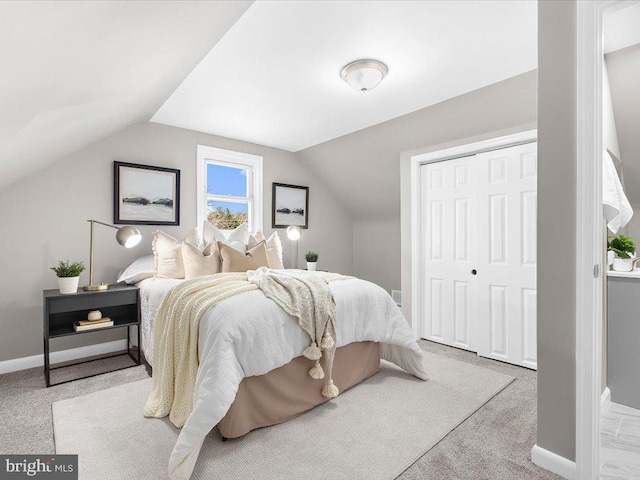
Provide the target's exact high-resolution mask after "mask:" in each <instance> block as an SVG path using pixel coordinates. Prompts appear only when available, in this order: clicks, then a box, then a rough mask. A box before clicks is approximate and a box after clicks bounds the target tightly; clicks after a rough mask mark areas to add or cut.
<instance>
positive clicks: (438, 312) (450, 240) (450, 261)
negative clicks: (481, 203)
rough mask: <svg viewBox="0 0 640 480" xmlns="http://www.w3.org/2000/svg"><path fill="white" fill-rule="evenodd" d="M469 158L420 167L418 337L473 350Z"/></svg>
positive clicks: (472, 198)
mask: <svg viewBox="0 0 640 480" xmlns="http://www.w3.org/2000/svg"><path fill="white" fill-rule="evenodd" d="M475 169H476V166H475V161H474V157H473V156H471V157H466V158H460V159H455V160H448V161H445V162H440V163H431V164H426V165H423V166H422V167H421V168H420V175H421V185H422V187H421V195H422V198H421V206H422V208H421V210H422V219H421V226H422V232H421V239H422V240H421V245H422V259H423V261H422V269H423V270H422V292H423V296H422V300H421V301H422V313H423V318H424V321H423V328H422V330H423V331H422V332H421V333H422V336H423V337H424V338H427V339H429V340H433V341H436V342H440V343H445V344H447V345H454V346H456V347H460V348H464V349H467V350H473V351H475V349H476V348H477V347H476V345H474V339H475V338H476V332H475V331H474V326H475V325H476V324H477V319H476V318H475V316H476V315H477V309H476V308H475V304H476V282H475V281H474V278H475V277H473V275H472V274H471V270H472V268H474V267H473V265H474V264H475V260H476V259H475V251H476V249H475V245H476V243H477V239H476V234H475V232H476V231H477V226H476V218H477V215H476V191H475V189H476V184H475V180H476V172H475Z"/></svg>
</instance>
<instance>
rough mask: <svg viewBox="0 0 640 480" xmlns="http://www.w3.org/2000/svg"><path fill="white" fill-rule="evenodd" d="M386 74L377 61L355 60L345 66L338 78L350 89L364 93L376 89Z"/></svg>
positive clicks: (381, 64)
mask: <svg viewBox="0 0 640 480" xmlns="http://www.w3.org/2000/svg"><path fill="white" fill-rule="evenodd" d="M388 72H389V69H388V68H387V66H386V65H385V64H384V63H382V62H379V61H378V60H356V61H355V62H351V63H349V64H347V65H345V67H344V68H343V69H342V72H340V76H341V77H342V79H343V80H344V81H345V82H347V83H348V84H349V86H350V87H351V88H353V89H354V90H357V91H359V92H363V93H364V92H368V91H369V90H373V89H374V88H376V87H377V86H378V84H379V83H380V82H381V81H382V79H383V78H384V77H386V76H387V73H388Z"/></svg>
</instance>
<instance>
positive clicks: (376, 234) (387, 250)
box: [353, 218, 400, 292]
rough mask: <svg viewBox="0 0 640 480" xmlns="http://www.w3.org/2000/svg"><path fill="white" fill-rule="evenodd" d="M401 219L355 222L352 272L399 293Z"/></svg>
mask: <svg viewBox="0 0 640 480" xmlns="http://www.w3.org/2000/svg"><path fill="white" fill-rule="evenodd" d="M399 232H400V219H399V218H396V219H382V220H357V221H354V222H353V271H354V273H355V274H356V275H357V276H358V277H360V278H364V279H366V280H370V281H372V282H374V283H377V284H378V285H380V286H381V287H382V288H384V289H385V290H387V291H388V292H390V291H391V290H400V245H399V240H400V238H399V237H400V235H399Z"/></svg>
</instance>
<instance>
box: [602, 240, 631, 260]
mask: <svg viewBox="0 0 640 480" xmlns="http://www.w3.org/2000/svg"><path fill="white" fill-rule="evenodd" d="M607 250H611V251H612V252H615V253H616V255H618V257H620V258H631V254H633V253H635V251H636V244H635V242H634V241H633V239H632V238H631V237H626V236H624V235H618V236H617V237H616V236H613V235H611V236H609V238H608V239H607Z"/></svg>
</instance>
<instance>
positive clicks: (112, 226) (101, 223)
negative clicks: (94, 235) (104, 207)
mask: <svg viewBox="0 0 640 480" xmlns="http://www.w3.org/2000/svg"><path fill="white" fill-rule="evenodd" d="M87 222H91V223H98V224H100V225H104V226H105V227H111V228H115V229H116V230H119V228H118V227H116V226H115V225H111V224H109V223H104V222H100V221H98V220H87Z"/></svg>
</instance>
